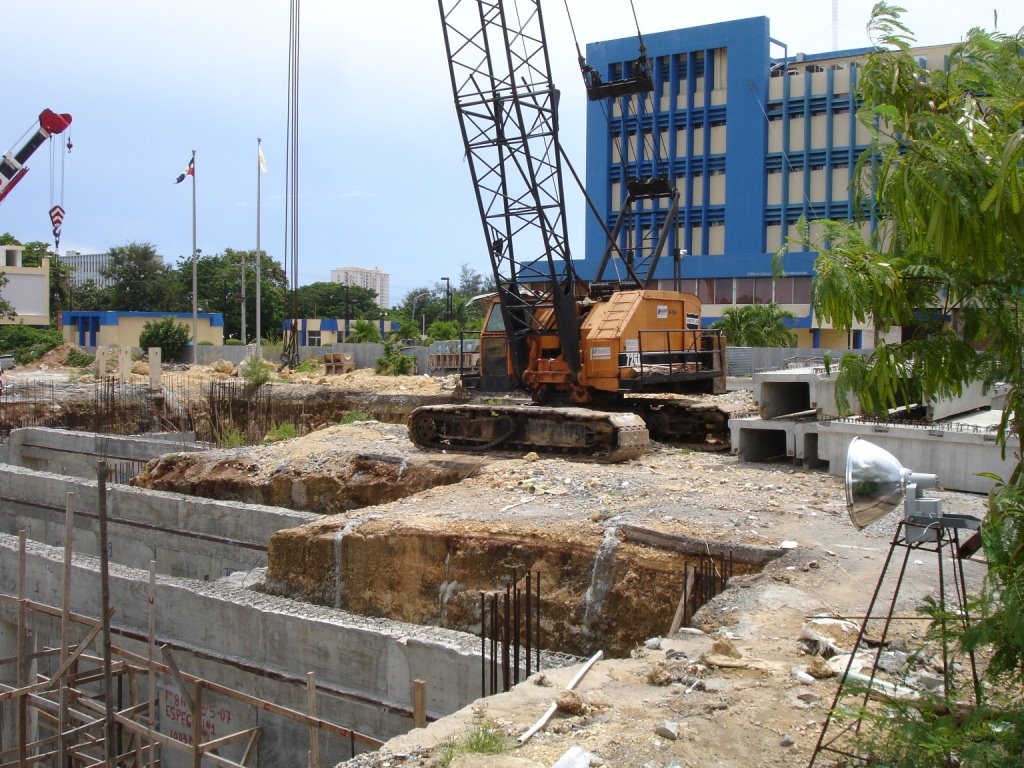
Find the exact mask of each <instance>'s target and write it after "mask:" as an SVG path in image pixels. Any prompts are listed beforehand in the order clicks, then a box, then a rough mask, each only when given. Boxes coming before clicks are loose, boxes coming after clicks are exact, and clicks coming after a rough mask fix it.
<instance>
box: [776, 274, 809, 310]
mask: <svg viewBox="0 0 1024 768" xmlns="http://www.w3.org/2000/svg"><path fill="white" fill-rule="evenodd" d="M775 301H776V302H777V303H779V304H810V303H811V278H809V277H782V278H779V279H778V280H777V281H776V282H775Z"/></svg>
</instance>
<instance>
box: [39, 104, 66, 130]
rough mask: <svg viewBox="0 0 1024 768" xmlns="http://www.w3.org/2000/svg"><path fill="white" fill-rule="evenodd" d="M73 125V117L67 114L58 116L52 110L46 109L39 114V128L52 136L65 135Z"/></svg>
mask: <svg viewBox="0 0 1024 768" xmlns="http://www.w3.org/2000/svg"><path fill="white" fill-rule="evenodd" d="M69 125H71V115H69V114H67V113H66V112H65V113H63V114H57V113H56V112H54V111H53V110H52V109H44V110H43V111H42V112H40V113H39V127H40V128H42V129H43V130H44V131H46V132H47V133H48V134H50V135H51V136H55V135H56V134H58V133H63V132H64V130H65V129H66V128H67V127H68V126H69Z"/></svg>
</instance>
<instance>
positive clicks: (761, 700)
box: [180, 370, 986, 768]
mask: <svg viewBox="0 0 1024 768" xmlns="http://www.w3.org/2000/svg"><path fill="white" fill-rule="evenodd" d="M186 374H187V375H189V376H196V377H202V376H211V373H210V372H209V371H207V370H200V371H196V370H191V371H187V372H186V371H182V372H181V374H180V375H186ZM288 375H292V376H294V375H297V374H287V373H286V374H285V376H288ZM308 383H309V384H310V385H311V386H315V387H344V386H350V387H352V389H353V390H360V389H361V390H366V391H375V392H382V391H385V390H388V391H394V390H395V389H396V388H397V391H398V392H399V393H403V394H404V393H408V394H410V395H413V394H438V393H442V392H444V391H447V390H446V387H447V388H450V387H452V386H454V382H447V381H446V380H441V381H437V380H432V379H428V378H425V377H402V380H401V381H399V380H396V379H391V378H387V377H385V378H379V377H375V376H373V375H372V374H371V373H369V372H364V371H359V372H357V373H356V374H349V375H348V377H347V378H346V376H340V377H339V376H334V377H324V376H322V375H321V376H313V377H311V378H310V380H309V381H308ZM403 387H404V388H406V389H402V388H403ZM727 397H729V398H731V401H732V402H733V403H735V401H736V399H737V397H741V396H738V395H737V394H735V393H733V394H731V395H729V396H727ZM748 397H749V396H748ZM314 441H319V442H314ZM361 441H362V442H361ZM339 445H344V446H346V447H347V450H349V451H355V452H356V453H359V452H360V451H362V452H364V453H365V452H367V451H369V450H370V447H372V450H373V452H376V453H379V454H385V455H388V456H391V457H392V458H394V457H397V458H398V460H399V462H401V460H402V459H403V458H404V459H408V460H409V461H412V460H416V461H421V462H425V463H430V462H432V461H438V460H442V461H443V460H449V459H456V458H458V460H459V461H464V462H466V463H465V464H464V471H463V473H462V476H461V479H458V478H457V479H458V482H452V483H449V484H446V485H439V486H435V487H431V488H428V489H425V490H421V489H417V490H416V491H414V492H412V494H411V495H408V496H406V497H404V498H398V499H393V500H389V499H381V500H380V501H381V502H382V503H377V502H374V504H373V506H371V507H367V508H363V509H361V510H346V511H344V512H342V513H340V514H338V515H333V516H329V517H325V518H324V520H323V522H322V523H321V524H318V525H319V526H320V533H321V534H323V535H326V536H333V535H334V534H335V533H336V532H337V531H338V530H341V529H343V528H344V526H346V525H348V524H350V523H351V522H352V521H353V520H356V519H358V520H360V521H361V524H366V525H372V526H376V527H377V528H378V529H381V530H386V529H387V527H388V526H389V525H393V524H396V523H395V521H401V524H402V525H403V526H405V527H407V528H409V527H420V528H422V529H427V530H429V529H433V530H435V531H437V532H438V533H439V534H443V533H445V532H451V531H452V530H455V529H458V528H460V527H462V528H473V529H475V530H481V529H486V530H487V531H488V532H489V533H490V534H491V535H493V536H499V535H501V536H506V535H508V536H515V535H516V534H517V532H535V531H537V530H539V529H545V530H560V531H561V532H562V533H561V535H562V536H563V538H565V539H566V541H569V540H583V539H585V540H587V541H590V542H593V541H600V540H601V539H602V538H603V537H604V536H605V535H608V531H609V530H614V531H620V532H621V530H623V529H624V527H627V526H630V525H635V526H641V527H643V528H645V529H650V530H656V531H659V532H662V533H665V534H670V535H679V536H687V537H690V538H693V539H697V540H702V541H705V542H707V546H708V548H709V549H710V548H711V547H712V546H713V545H715V544H718V543H721V542H731V543H733V544H734V545H736V546H740V545H744V546H751V547H759V548H762V549H768V550H772V551H773V552H775V553H778V554H779V555H780V556H779V557H778V558H776V559H772V560H770V561H769V562H768V563H767V564H766V565H765V566H764V568H763V570H761V571H759V572H756V573H750V574H746V575H741V576H738V577H736V578H734V579H733V580H732V582H731V583H730V585H729V587H728V589H726V590H725V591H724V592H723V593H722V594H720V595H719V596H718V597H716V598H714V599H713V600H711V601H710V602H709V603H708V604H707V605H705V606H704V608H702V609H701V610H700V611H699V612H698V613H697V615H696V616H695V617H694V619H693V621H691V622H690V626H688V627H684V628H682V629H681V630H680V631H679V632H677V633H676V634H675V635H673V636H671V637H667V636H666V635H667V634H668V632H669V624H670V622H668V621H665V622H663V624H662V625H661V626H663V629H661V630H660V631H659V632H650V633H648V634H649V635H650V636H649V637H646V638H644V639H643V640H639V641H637V642H635V643H634V645H633V647H632V648H631V649H628V650H627V651H626V653H622V654H620V655H621V656H623V658H602V659H600V660H598V661H597V662H596V663H595V664H594V666H593V667H592V668H591V669H590V670H589V672H587V673H586V674H585V675H584V676H583V678H582V681H581V682H580V684H579V686H578V687H577V688H576V694H578V697H577V698H576V699H575V700H574V701H569V699H571V698H572V697H566V696H564V695H563V696H562V697H561V698H562V705H563V706H562V708H561V709H559V710H558V711H557V712H556V714H555V716H554V717H553V718H552V720H551V721H550V722H549V723H548V724H547V725H546V726H545V727H543V728H541V729H540V731H539V732H538V733H537V734H536V735H534V736H533V737H532V738H530V739H529V740H528V741H526V743H525V744H522V745H518V744H517V742H516V737H518V736H519V735H521V734H523V733H524V732H525V731H526V730H527V729H528V728H530V727H531V726H532V725H533V724H534V723H536V722H537V720H538V719H539V718H540V717H541V715H542V714H544V712H545V711H546V710H547V709H548V708H549V706H550V705H551V704H553V703H554V702H555V701H556V698H558V697H559V691H561V689H563V688H564V687H565V685H566V684H567V683H568V682H569V680H570V679H571V678H572V677H573V675H575V674H576V673H577V672H578V671H579V667H578V666H573V667H566V668H550V669H543V670H542V671H541V672H540V673H535V674H534V675H533V676H532V677H531V678H530V679H529V680H527V681H525V682H522V683H520V684H519V685H518V686H516V687H515V688H513V689H512V690H511V691H510V692H508V693H504V694H500V695H496V696H490V697H488V698H485V699H480V700H478V701H477V702H474V703H473V704H472V705H470V706H467V707H466V708H465V709H463V710H462V711H460V712H458V713H456V714H454V715H451V716H448V717H445V718H443V719H440V720H437V721H436V722H432V723H431V724H430V725H429V726H428V727H427V728H425V729H418V730H413V731H411V732H410V733H408V734H406V735H404V736H402V737H399V738H396V739H393V740H392V741H391V742H389V743H388V744H386V745H385V746H384V748H382V749H381V750H380V751H378V752H375V753H369V754H366V755H361V756H359V757H357V758H354V759H353V760H352V761H350V762H349V764H348V765H350V766H351V767H352V768H371V767H372V768H383V767H384V766H391V767H397V766H420V767H424V768H425V767H426V766H437V765H440V764H441V763H440V755H441V753H442V746H443V745H445V744H446V743H449V742H451V741H453V740H455V741H458V740H461V739H462V738H463V737H465V735H466V734H467V733H468V732H469V731H470V730H471V729H472V728H474V727H476V725H478V724H479V723H481V722H488V723H493V724H495V725H496V727H497V729H498V730H499V731H500V732H501V733H503V734H505V736H506V737H507V739H508V742H507V743H508V747H507V749H506V751H505V752H504V754H503V755H502V756H501V757H500V758H499V757H496V756H483V757H478V758H472V757H469V756H462V757H459V758H457V759H456V761H455V762H453V763H452V765H453V766H462V767H463V768H465V767H466V766H501V765H517V766H545V767H547V766H552V765H554V764H555V763H556V761H558V760H559V758H560V757H562V756H563V755H565V754H566V753H567V752H568V751H569V750H570V749H571V748H573V747H574V746H578V747H581V748H582V749H583V750H586V751H587V752H589V753H591V757H590V758H589V759H587V760H586V761H581V762H576V763H572V765H603V766H609V767H612V766H617V767H626V766H638V767H640V766H642V767H643V768H670V766H679V768H697V766H701V768H704V767H709V766H721V767H729V768H731V767H733V766H735V767H736V768H768V767H769V766H772V767H774V766H802V765H807V763H808V761H809V759H810V757H811V755H812V753H813V751H814V748H815V745H816V743H817V740H818V738H819V735H820V733H821V728H822V724H823V722H824V719H825V717H826V715H827V714H828V712H829V709H830V706H831V704H832V700H833V696H834V694H835V690H836V682H835V678H831V679H817V678H813V679H811V681H810V682H809V683H808V682H807V680H808V678H807V677H806V675H805V674H803V673H804V672H805V671H806V670H807V669H808V667H809V666H810V665H811V664H812V662H815V660H816V659H817V658H819V657H818V656H817V653H816V652H817V651H818V650H819V649H820V647H821V646H820V645H818V646H815V645H814V644H813V643H808V642H806V641H804V640H801V632H802V631H805V629H806V628H807V627H808V624H809V622H810V621H811V617H815V616H827V617H842V618H846V619H851V620H852V621H853V623H854V624H853V627H854V629H855V628H856V625H857V624H858V623H859V622H860V620H861V617H862V616H863V615H864V613H865V612H866V610H867V607H868V605H869V601H870V599H871V596H872V591H873V590H874V588H875V586H876V584H877V583H878V582H879V578H880V576H881V575H882V569H883V565H884V563H885V561H886V558H887V555H888V554H889V550H890V540H891V539H892V536H893V533H894V531H895V528H896V525H897V522H898V517H897V513H894V514H893V515H890V516H889V517H888V518H885V519H883V520H880V521H878V522H876V523H875V524H873V525H872V526H870V527H868V528H867V529H865V530H863V531H857V530H855V529H854V527H853V526H852V525H851V523H850V522H849V520H848V518H847V516H846V511H845V500H844V491H843V484H842V481H841V479H840V478H838V477H834V476H832V475H829V474H827V473H825V472H823V471H819V470H807V469H803V468H800V467H796V466H792V465H789V464H751V463H746V462H742V461H739V460H737V459H736V457H734V456H731V455H728V454H724V453H700V452H693V451H688V450H680V449H679V448H677V447H673V446H669V445H659V444H654V445H653V446H652V450H651V452H650V453H648V454H647V455H645V456H643V457H641V458H640V459H638V460H635V461H630V462H627V463H624V464H620V465H602V464H593V463H587V462H575V461H568V460H564V459H558V458H538V457H534V456H526V457H524V456H508V455H500V454H498V455H489V456H486V457H473V458H471V459H465V457H444V456H443V455H439V454H430V453H428V452H424V451H421V450H419V449H417V448H415V447H413V446H412V445H411V443H408V441H407V439H406V438H405V437H404V435H403V429H402V428H401V427H400V426H398V425H386V424H380V423H378V422H363V423H361V424H358V425H353V426H348V427H340V426H339V427H332V428H331V429H330V430H324V431H322V432H319V433H314V434H313V435H310V436H308V437H306V438H299V439H297V440H293V441H287V442H285V443H282V444H280V445H277V446H267V447H260V448H256V449H239V451H242V453H237V454H232V455H231V456H230V457H229V456H227V455H219V456H217V457H215V458H216V460H217V461H220V462H221V466H228V465H229V464H230V461H236V462H239V463H238V465H237V466H238V471H239V472H241V473H242V474H244V471H243V470H244V469H245V467H246V466H248V464H246V461H248V463H249V464H253V463H255V464H257V465H258V466H259V467H260V468H259V469H258V470H257V471H255V472H253V473H252V474H256V475H262V473H264V472H267V471H270V470H271V469H272V468H273V467H274V466H279V465H282V463H287V464H289V466H291V467H292V469H293V470H294V471H296V472H299V473H301V472H302V471H304V469H303V468H305V469H310V468H312V467H315V466H317V465H318V462H319V463H320V464H321V465H322V464H323V463H324V461H325V457H326V458H328V459H329V458H330V457H332V456H333V453H332V452H333V451H335V450H337V449H338V446H339ZM245 450H248V451H249V452H250V453H248V454H245V453H244V451H245ZM253 457H256V458H253ZM229 459H230V460H229ZM225 462H226V463H225ZM391 465H393V462H391ZM389 466H390V465H389ZM342 474H344V473H342ZM182 481H183V482H185V481H186V480H184V479H183V480H182ZM930 495H937V496H939V497H940V498H942V499H943V506H944V509H945V510H947V511H950V512H958V513H966V514H971V515H975V516H977V517H981V516H983V515H984V511H985V506H986V499H985V498H984V497H981V496H977V495H971V494H963V493H952V492H942V491H939V492H932V493H931V494H930ZM275 503H276V502H275ZM367 530H368V531H369V530H371V529H370V528H368V529H367ZM313 538H314V537H313V535H312V534H310V536H309V539H310V540H312V539H313ZM964 566H965V575H966V577H967V581H968V585H969V587H971V586H973V587H977V585H978V584H979V583H980V580H981V579H982V578H983V577H984V566H983V565H982V564H980V563H977V562H973V561H969V562H966V563H965V564H964ZM886 573H888V574H891V573H892V568H890V569H889V570H888V571H887V572H886ZM937 573H938V569H937V566H936V561H935V556H934V555H933V554H931V553H929V552H914V553H913V554H911V555H910V556H909V559H908V561H907V565H906V575H905V577H904V581H903V583H902V585H901V587H900V590H899V593H898V600H896V601H895V605H894V609H895V613H896V615H897V616H898V617H901V618H900V619H899V620H898V621H897V622H896V623H895V624H894V627H893V630H892V631H891V632H890V636H898V637H899V638H900V642H905V643H906V644H907V646H908V647H911V648H918V647H921V646H922V645H925V640H924V633H925V624H924V622H923V621H921V620H918V619H915V618H914V609H915V607H916V606H918V605H920V603H921V602H922V601H923V600H924V599H925V598H926V597H930V596H935V595H936V594H937V592H938V589H939V579H938V576H937ZM664 578H665V579H666V580H668V581H669V584H668V586H667V588H666V590H665V592H664V595H662V596H660V597H658V598H657V600H658V601H659V602H660V603H662V604H661V605H659V606H657V607H658V609H659V613H658V615H660V616H672V614H673V612H674V608H675V605H674V600H675V598H668V597H666V596H667V595H677V594H678V593H679V592H680V589H681V584H682V581H681V578H680V574H679V573H671V574H665V575H664ZM886 584H887V585H888V584H889V581H888V580H887V581H886ZM659 594H660V593H659ZM880 600H881V602H880V603H879V605H876V608H875V614H876V615H877V614H879V613H881V612H884V611H885V610H886V609H888V608H889V605H890V603H891V602H894V601H893V599H892V592H891V591H887V590H886V589H883V590H882V591H881V592H880ZM903 617H907V618H906V619H904V618H903ZM614 621H615V622H616V623H619V624H623V625H628V624H629V623H630V622H631V621H633V616H631V615H628V614H626V615H619V616H617V617H615V620H614ZM874 626H875V625H874V624H872V627H874ZM716 642H717V643H718V646H716V647H714V648H713V647H712V644H713V643H716ZM723 643H728V644H729V645H731V649H730V648H729V647H727V646H723V645H722V644H723ZM835 645H836V646H838V649H839V650H840V651H849V650H850V647H851V646H852V635H851V634H850V632H849V631H847V632H845V633H840V634H839V635H838V636H837V639H836V641H835ZM732 649H734V651H735V653H734V655H735V656H737V657H736V658H734V657H733V656H730V655H729V653H733V650H732ZM588 650H590V651H591V652H593V651H595V650H603V649H593V648H591V649H588ZM723 650H724V651H728V652H729V653H725V652H723ZM801 679H802V680H803V682H802V681H801ZM426 683H427V687H428V690H429V686H430V681H429V680H427V681H426ZM428 700H429V694H428ZM673 736H674V737H673ZM502 760H507V762H502ZM516 761H518V762H516ZM830 764H831V763H830V762H829V761H827V760H825V759H824V758H820V759H819V762H818V763H817V765H821V766H824V765H830Z"/></svg>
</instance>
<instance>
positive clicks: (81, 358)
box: [68, 347, 96, 368]
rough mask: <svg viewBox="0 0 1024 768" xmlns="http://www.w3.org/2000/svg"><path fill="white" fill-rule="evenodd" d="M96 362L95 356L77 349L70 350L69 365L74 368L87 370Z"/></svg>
mask: <svg viewBox="0 0 1024 768" xmlns="http://www.w3.org/2000/svg"><path fill="white" fill-rule="evenodd" d="M94 362H96V358H95V356H93V355H90V354H87V353H85V352H83V351H82V350H80V349H78V348H77V347H72V348H71V349H69V350H68V365H69V366H70V367H72V368H86V367H88V366H90V365H92V364H93V363H94Z"/></svg>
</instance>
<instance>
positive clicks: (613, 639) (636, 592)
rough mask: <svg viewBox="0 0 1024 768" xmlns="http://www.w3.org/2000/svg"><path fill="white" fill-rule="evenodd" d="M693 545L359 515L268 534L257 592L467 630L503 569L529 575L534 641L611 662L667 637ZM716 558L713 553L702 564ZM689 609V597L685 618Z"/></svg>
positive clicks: (502, 579)
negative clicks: (535, 596) (535, 592)
mask: <svg viewBox="0 0 1024 768" xmlns="http://www.w3.org/2000/svg"><path fill="white" fill-rule="evenodd" d="M651 533H652V534H653V538H655V539H657V538H662V537H658V535H657V533H656V532H651ZM698 546H699V544H698V543H697V542H694V547H693V551H690V552H685V551H683V552H680V551H673V550H671V549H668V548H665V545H664V544H662V546H659V547H655V546H651V545H650V543H649V541H648V542H647V543H640V542H636V541H630V540H629V539H628V536H627V537H624V536H623V535H622V532H620V531H617V530H616V529H614V528H612V529H603V528H601V527H600V526H590V527H587V528H583V527H581V526H576V525H574V526H566V525H564V524H560V523H558V522H552V523H550V524H548V525H540V524H537V523H533V524H524V525H514V524H508V525H503V526H494V525H492V524H489V523H486V522H483V521H479V522H462V523H452V522H447V523H445V524H443V525H441V526H432V525H430V524H428V523H426V522H425V521H422V520H414V521H406V520H403V519H401V516H391V515H388V516H387V517H386V518H385V517H377V515H376V513H374V512H370V513H369V514H368V515H367V516H366V517H365V518H362V519H360V518H353V517H336V518H330V519H327V520H324V521H323V522H318V523H313V524H310V525H306V526H302V527H299V528H294V529H290V530H285V531H279V532H277V533H275V534H274V536H273V537H272V538H271V541H270V550H269V554H268V562H269V566H268V572H267V581H266V588H267V589H268V591H271V592H275V593H280V594H287V595H290V596H292V597H300V598H303V599H306V600H309V601H310V602H314V603H320V604H324V605H332V606H334V607H336V608H341V609H344V610H348V611H351V612H353V613H358V614H361V615H366V616H375V617H387V618H392V619H399V620H401V621H407V622H411V623H415V624H427V625H434V626H440V627H445V628H448V629H457V630H462V631H466V632H471V633H474V634H479V632H480V602H481V601H480V596H481V593H485V594H490V593H491V592H492V591H497V592H498V593H499V594H503V593H504V591H505V586H506V585H507V584H509V583H510V582H511V579H512V575H513V573H514V574H516V576H517V583H516V584H515V585H513V586H514V587H516V588H519V589H524V588H525V577H524V575H525V573H526V571H531V572H532V574H533V576H534V579H539V580H540V587H539V594H540V601H541V602H540V617H541V637H542V641H541V643H542V647H544V648H545V649H547V650H554V651H558V652H561V653H572V654H578V655H588V654H590V653H592V652H594V651H595V650H598V649H600V650H603V651H604V653H605V654H606V655H608V656H618V657H621V656H628V655H629V653H630V651H631V650H632V649H634V648H635V647H636V646H637V645H638V644H639V643H642V642H643V640H644V639H646V638H648V637H652V636H658V635H663V634H666V633H667V632H668V630H669V627H670V626H671V625H672V622H673V618H674V614H675V611H676V607H677V604H678V603H679V600H680V596H681V594H682V592H683V588H684V581H683V577H682V575H683V574H685V573H686V572H687V569H688V567H690V568H693V567H695V566H698V567H699V566H701V565H704V566H706V564H707V563H708V562H709V561H708V559H707V557H706V555H704V554H703V553H702V552H700V551H699V549H698ZM777 554H778V553H777V552H775V551H771V550H757V549H755V548H750V547H748V548H745V550H744V551H742V552H739V551H737V552H734V553H733V557H732V559H731V563H730V564H729V565H728V566H725V567H731V570H732V573H733V575H735V576H739V575H743V574H747V573H754V572H757V571H759V570H760V569H761V568H762V567H763V565H764V564H765V563H766V562H767V561H768V560H770V559H771V558H772V557H775V556H777ZM737 556H738V557H737ZM728 562H729V560H728V557H723V558H721V559H720V560H718V561H716V565H715V566H714V567H722V566H724V565H725V564H726V563H728ZM534 585H536V581H534ZM534 588H536V586H535V587H534ZM699 607H700V606H699V604H697V603H696V602H693V604H692V605H691V613H692V612H695V610H696V609H697V608H699Z"/></svg>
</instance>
